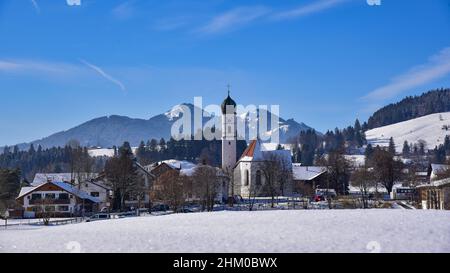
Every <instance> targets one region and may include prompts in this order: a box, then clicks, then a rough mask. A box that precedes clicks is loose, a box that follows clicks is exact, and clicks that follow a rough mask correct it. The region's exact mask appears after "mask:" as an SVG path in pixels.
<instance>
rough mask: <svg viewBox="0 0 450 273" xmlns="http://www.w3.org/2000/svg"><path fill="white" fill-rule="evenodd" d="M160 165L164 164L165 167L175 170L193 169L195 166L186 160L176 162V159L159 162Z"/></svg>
mask: <svg viewBox="0 0 450 273" xmlns="http://www.w3.org/2000/svg"><path fill="white" fill-rule="evenodd" d="M159 163H160V164H161V163H166V164H167V165H169V166H171V167H173V168H175V169H179V170H180V169H181V170H184V169H192V168H194V167H195V164H194V163H192V162H189V161H186V160H176V159H169V160H164V161H161V162H159Z"/></svg>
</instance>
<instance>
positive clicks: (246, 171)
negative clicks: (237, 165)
mask: <svg viewBox="0 0 450 273" xmlns="http://www.w3.org/2000/svg"><path fill="white" fill-rule="evenodd" d="M248 179H249V174H248V170H245V177H244V186H248Z"/></svg>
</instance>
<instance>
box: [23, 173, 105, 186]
mask: <svg viewBox="0 0 450 273" xmlns="http://www.w3.org/2000/svg"><path fill="white" fill-rule="evenodd" d="M77 176H78V175H74V174H71V173H37V174H36V175H35V176H34V179H33V182H32V183H31V185H32V186H39V185H41V184H44V183H46V182H48V181H51V182H53V181H56V182H71V180H72V177H73V179H74V180H75V182H78V181H77V180H78V179H77ZM80 176H81V177H83V178H85V179H86V180H88V178H93V177H96V176H98V174H96V173H82V174H80Z"/></svg>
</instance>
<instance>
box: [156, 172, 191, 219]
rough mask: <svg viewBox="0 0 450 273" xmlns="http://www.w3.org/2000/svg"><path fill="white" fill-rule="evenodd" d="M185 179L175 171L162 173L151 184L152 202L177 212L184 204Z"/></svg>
mask: <svg viewBox="0 0 450 273" xmlns="http://www.w3.org/2000/svg"><path fill="white" fill-rule="evenodd" d="M187 179H188V178H187V177H186V176H184V175H180V173H179V172H178V171H177V170H169V171H166V172H164V173H163V174H161V175H160V176H159V177H158V178H157V179H156V181H155V183H154V184H153V188H152V200H154V201H159V202H162V203H164V204H167V205H169V206H170V208H171V209H172V210H174V211H177V210H178V209H179V208H180V207H182V205H183V204H184V202H185V197H186V196H185V195H186V194H185V186H186V183H187Z"/></svg>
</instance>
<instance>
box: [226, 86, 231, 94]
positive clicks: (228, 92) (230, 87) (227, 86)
mask: <svg viewBox="0 0 450 273" xmlns="http://www.w3.org/2000/svg"><path fill="white" fill-rule="evenodd" d="M227 88H228V96H230V88H231V85H230V84H227Z"/></svg>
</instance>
